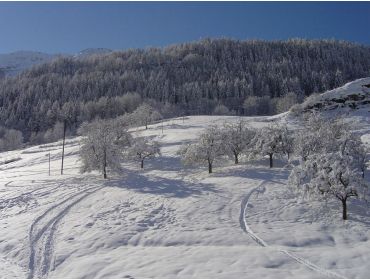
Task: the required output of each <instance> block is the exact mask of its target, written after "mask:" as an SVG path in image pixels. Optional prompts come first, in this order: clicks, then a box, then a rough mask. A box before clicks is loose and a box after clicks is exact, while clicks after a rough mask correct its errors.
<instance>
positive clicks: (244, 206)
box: [239, 181, 346, 279]
mask: <svg viewBox="0 0 370 280" xmlns="http://www.w3.org/2000/svg"><path fill="white" fill-rule="evenodd" d="M266 183H267V181H263V182H262V183H261V184H259V186H258V187H256V188H254V189H253V190H251V191H250V192H249V193H248V194H247V195H246V196H245V197H244V198H243V200H242V202H241V209H240V217H239V222H240V227H241V228H242V229H243V231H244V232H245V233H247V234H248V235H249V236H250V237H251V238H252V239H253V240H254V241H255V242H256V243H257V244H259V245H260V246H262V247H270V246H269V245H268V244H267V243H266V242H265V241H264V240H263V239H262V238H260V237H259V236H258V235H257V234H255V233H254V232H253V231H252V230H251V228H250V227H249V226H248V223H247V219H246V214H247V208H248V203H249V200H250V198H251V196H252V195H253V194H254V193H257V195H258V194H260V193H261V194H262V193H264V192H265V185H266ZM277 251H278V252H281V253H283V254H285V255H287V256H288V257H290V258H292V259H293V260H295V261H296V262H298V263H300V264H302V265H304V266H306V267H308V268H309V269H311V270H313V271H315V272H317V273H319V274H321V275H323V276H325V277H327V278H340V279H345V278H346V277H344V276H342V275H340V274H338V273H335V272H332V271H329V270H326V269H324V268H322V267H319V266H317V265H315V264H313V263H311V262H310V261H308V260H306V259H304V258H301V257H299V256H297V255H296V254H294V253H293V252H291V251H288V250H283V249H277Z"/></svg>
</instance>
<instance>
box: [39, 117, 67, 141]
mask: <svg viewBox="0 0 370 280" xmlns="http://www.w3.org/2000/svg"><path fill="white" fill-rule="evenodd" d="M63 126H64V125H63V123H62V122H56V123H55V125H54V126H53V128H50V129H48V130H47V131H46V132H45V134H44V140H45V142H54V141H57V140H59V139H61V138H62V137H63V130H64V127H63Z"/></svg>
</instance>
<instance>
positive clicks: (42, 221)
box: [28, 186, 104, 278]
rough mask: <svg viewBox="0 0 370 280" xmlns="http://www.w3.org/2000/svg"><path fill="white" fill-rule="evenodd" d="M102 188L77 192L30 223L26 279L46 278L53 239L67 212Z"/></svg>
mask: <svg viewBox="0 0 370 280" xmlns="http://www.w3.org/2000/svg"><path fill="white" fill-rule="evenodd" d="M102 188H104V187H96V186H95V187H91V188H87V189H84V190H82V191H78V192H77V193H74V194H73V195H71V196H69V197H68V198H67V199H64V200H63V201H61V202H59V203H57V204H55V205H53V206H52V207H50V208H49V209H47V210H46V211H45V212H44V213H43V214H42V215H41V216H39V217H38V218H36V220H35V221H34V222H33V223H32V225H31V228H30V231H29V242H30V259H29V266H28V268H29V274H28V278H35V277H37V278H44V277H47V275H48V272H49V271H50V268H51V265H52V257H53V251H54V238H55V232H56V231H57V228H58V225H59V223H60V222H61V220H62V219H63V217H64V216H65V215H66V214H67V213H68V211H69V210H70V209H71V208H72V207H73V206H75V205H76V204H77V203H79V202H80V201H82V200H83V199H84V198H86V197H87V196H89V195H91V194H93V193H95V192H97V191H98V190H100V189H102Z"/></svg>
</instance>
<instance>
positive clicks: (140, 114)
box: [132, 103, 162, 129]
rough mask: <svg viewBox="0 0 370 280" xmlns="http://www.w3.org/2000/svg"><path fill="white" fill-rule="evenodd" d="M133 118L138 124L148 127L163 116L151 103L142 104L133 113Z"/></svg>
mask: <svg viewBox="0 0 370 280" xmlns="http://www.w3.org/2000/svg"><path fill="white" fill-rule="evenodd" d="M132 114H133V119H134V120H135V122H136V124H137V125H144V126H145V129H148V125H149V124H151V123H153V122H154V121H156V120H159V119H161V118H162V116H161V114H160V113H159V112H158V111H157V110H155V109H154V108H153V107H152V106H150V105H149V104H146V103H144V104H142V105H141V106H139V107H138V108H137V109H136V110H135V111H134V112H133V113H132Z"/></svg>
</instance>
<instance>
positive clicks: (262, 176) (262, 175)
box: [213, 165, 290, 185]
mask: <svg viewBox="0 0 370 280" xmlns="http://www.w3.org/2000/svg"><path fill="white" fill-rule="evenodd" d="M240 167H241V168H243V169H241V168H238V169H235V170H227V171H226V172H218V173H214V174H213V176H214V177H242V178H248V179H253V180H266V181H270V182H273V183H277V184H284V185H285V184H286V182H284V181H286V180H287V179H288V176H289V174H290V170H287V169H280V168H279V169H275V168H271V169H269V168H268V167H266V168H256V167H253V169H252V168H251V167H250V166H248V165H245V166H243V165H241V166H240Z"/></svg>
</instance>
